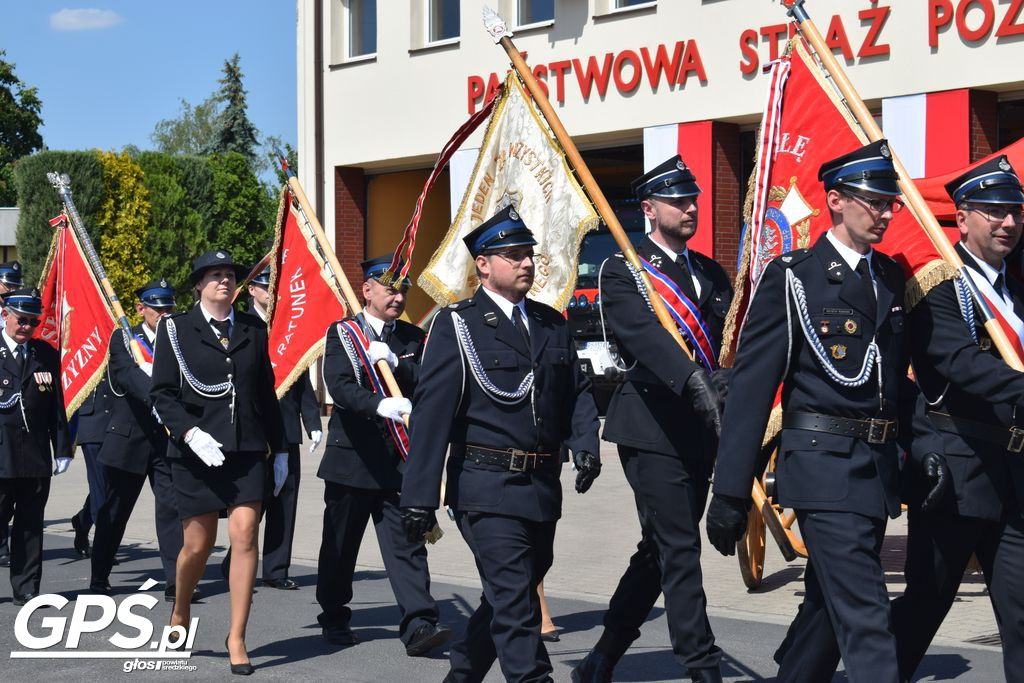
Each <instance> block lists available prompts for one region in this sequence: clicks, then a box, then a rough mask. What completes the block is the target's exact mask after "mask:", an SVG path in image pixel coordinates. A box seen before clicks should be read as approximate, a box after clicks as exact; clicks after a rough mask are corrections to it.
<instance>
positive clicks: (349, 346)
mask: <svg viewBox="0 0 1024 683" xmlns="http://www.w3.org/2000/svg"><path fill="white" fill-rule="evenodd" d="M337 328H338V338H339V339H340V340H341V343H342V346H344V347H345V355H346V356H348V361H349V363H351V364H352V372H353V373H355V376H356V384H358V385H359V386H361V387H364V386H366V385H365V384H364V383H363V368H362V363H360V362H359V360H358V358H357V356H356V345H355V344H356V343H355V341H354V340H353V339H352V338H351V337H350V336H349V335H348V332H346V331H345V328H344V327H342V325H341V323H340V322H339V323H338V324H337ZM320 373H321V375H322V374H323V370H322V369H321V371H320Z"/></svg>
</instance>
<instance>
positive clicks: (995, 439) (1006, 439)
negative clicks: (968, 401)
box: [928, 410, 1024, 453]
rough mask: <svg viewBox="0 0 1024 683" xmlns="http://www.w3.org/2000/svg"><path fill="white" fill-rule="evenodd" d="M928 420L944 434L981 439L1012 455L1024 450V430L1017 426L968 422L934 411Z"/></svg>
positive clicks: (930, 411)
mask: <svg viewBox="0 0 1024 683" xmlns="http://www.w3.org/2000/svg"><path fill="white" fill-rule="evenodd" d="M928 418H929V419H930V420H931V421H932V424H933V425H935V428H936V429H939V430H941V431H943V432H951V433H953V434H959V435H960V436H971V437H974V438H975V439H981V440H982V441H987V442H988V443H993V444H996V445H997V446H1002V447H1003V448H1005V449H1006V450H1008V451H1010V452H1011V453H1020V452H1021V451H1022V450H1024V429H1021V428H1020V427H1018V426H1016V425H1010V427H1009V428H1007V427H1005V426H1003V425H995V424H990V423H988V422H977V421H976V420H968V419H967V418H965V417H953V416H952V415H948V414H946V413H940V412H937V411H934V410H929V411H928ZM1007 432H1009V433H1007Z"/></svg>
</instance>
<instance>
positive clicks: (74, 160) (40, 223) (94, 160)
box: [14, 151, 103, 284]
mask: <svg viewBox="0 0 1024 683" xmlns="http://www.w3.org/2000/svg"><path fill="white" fill-rule="evenodd" d="M49 171H56V172H58V173H67V174H68V175H69V176H70V177H71V191H72V198H73V199H74V201H75V206H76V207H77V208H78V212H79V214H80V215H81V218H82V221H83V222H84V223H85V230H86V232H87V233H88V234H89V237H90V238H91V239H92V242H93V244H95V245H97V246H98V245H99V241H98V239H97V238H98V236H99V228H98V225H97V222H96V215H97V213H99V210H100V204H101V203H102V201H103V166H102V164H101V163H100V160H99V157H98V156H97V155H96V153H95V152H51V151H44V152H39V153H37V154H33V155H32V156H28V157H24V158H23V159H21V160H20V161H18V163H17V164H15V166H14V182H15V188H16V189H17V192H18V207H19V208H20V209H21V214H20V216H19V217H18V234H17V243H18V259H19V260H20V261H21V263H22V265H23V266H24V268H25V271H24V272H25V282H26V283H29V284H31V283H35V282H37V281H38V280H39V275H40V270H41V269H42V267H43V261H44V260H45V259H46V253H47V250H48V249H49V247H50V240H51V239H52V237H53V229H52V228H51V227H50V223H49V220H50V219H51V218H53V217H54V216H56V215H57V214H58V213H60V209H61V202H60V197H59V196H58V195H57V192H56V191H55V190H54V189H53V187H52V186H51V185H50V182H49V181H48V180H47V179H46V174H47V172H49Z"/></svg>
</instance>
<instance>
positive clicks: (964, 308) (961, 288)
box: [918, 275, 1016, 411]
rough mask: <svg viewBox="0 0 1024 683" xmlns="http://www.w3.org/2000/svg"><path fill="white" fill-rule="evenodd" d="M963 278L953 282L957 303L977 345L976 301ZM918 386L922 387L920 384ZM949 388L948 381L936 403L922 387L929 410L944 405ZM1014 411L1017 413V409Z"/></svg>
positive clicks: (922, 393) (961, 276)
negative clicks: (929, 398)
mask: <svg viewBox="0 0 1024 683" xmlns="http://www.w3.org/2000/svg"><path fill="white" fill-rule="evenodd" d="M963 277H964V276H963V275H960V276H959V277H957V278H955V279H954V280H953V287H954V288H955V289H956V303H957V306H959V307H960V315H961V317H963V319H964V323H966V324H967V330H968V332H970V333H971V339H973V340H974V343H975V344H977V343H978V327H977V324H976V323H975V322H974V300H973V299H972V298H971V293H970V292H969V291H968V289H967V285H966V284H965V283H964V281H963ZM918 386H919V387H920V386H921V385H920V383H918ZM949 387H950V383H949V381H948V380H947V381H946V386H945V387H943V389H942V393H941V394H939V396H938V398H936V399H935V400H934V401H930V400H928V395H927V394H925V393H924V388H923V387H922V388H921V395H922V396H924V402H925V403H927V404H928V407H929V408H934V407H936V406H937V405H939V404H940V403H942V401H943V399H945V398H946V392H947V391H949ZM1014 410H1015V411H1016V407H1015V408H1014Z"/></svg>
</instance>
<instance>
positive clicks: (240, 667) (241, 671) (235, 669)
mask: <svg viewBox="0 0 1024 683" xmlns="http://www.w3.org/2000/svg"><path fill="white" fill-rule="evenodd" d="M224 649H225V650H227V651H228V664H230V665H231V673H233V674H234V675H236V676H251V675H252V674H253V673H254V672H255V671H256V669H255V668H253V665H252V662H246V663H245V664H235V663H234V662H232V661H231V648H229V647H228V637H225V638H224Z"/></svg>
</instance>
